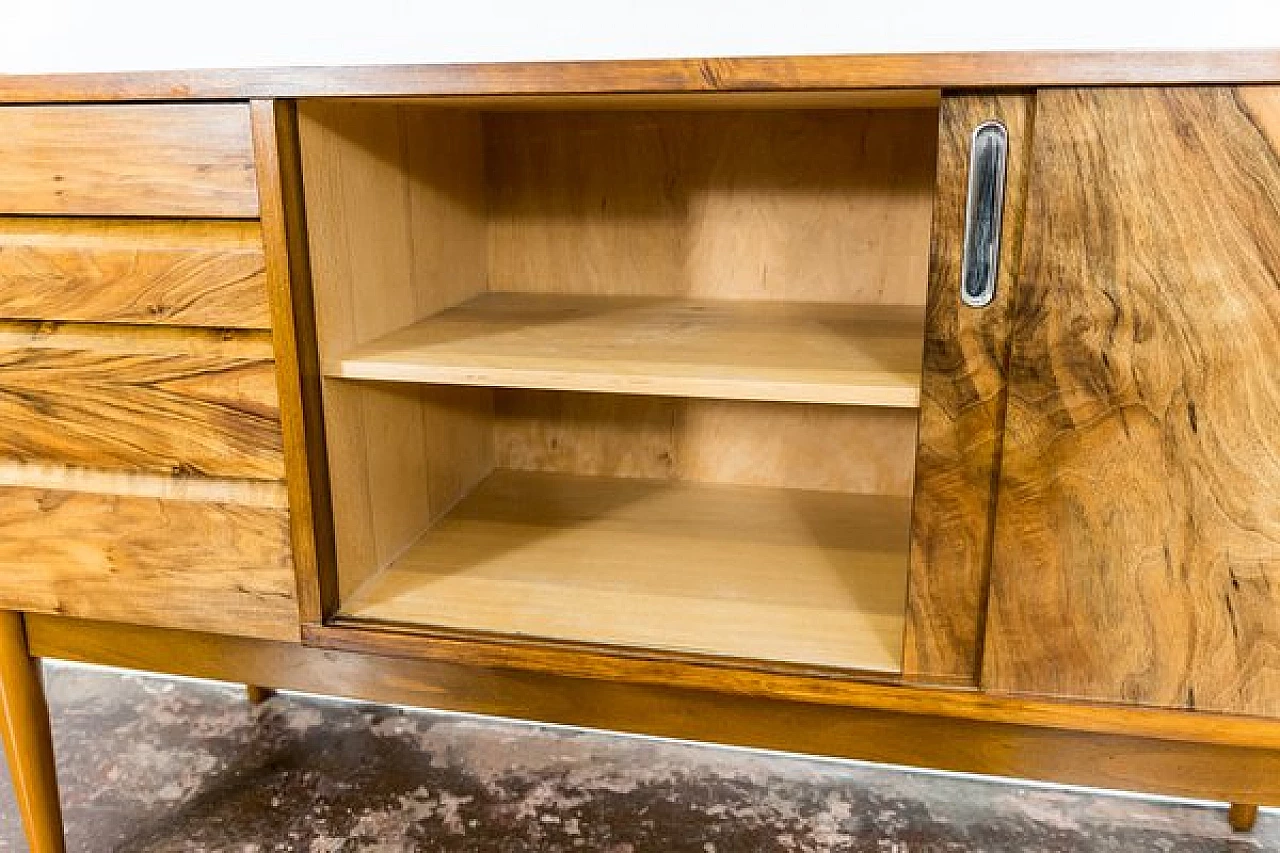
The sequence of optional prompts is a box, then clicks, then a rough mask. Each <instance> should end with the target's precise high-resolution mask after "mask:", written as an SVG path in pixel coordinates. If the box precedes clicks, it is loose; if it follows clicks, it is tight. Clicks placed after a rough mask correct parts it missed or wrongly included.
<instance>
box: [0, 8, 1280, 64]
mask: <svg viewBox="0 0 1280 853" xmlns="http://www.w3.org/2000/svg"><path fill="white" fill-rule="evenodd" d="M1232 48H1280V0H873V2H865V0H740V2H727V0H722V2H705V0H642V1H641V2H638V1H637V0H537V2H533V0H524V2H520V0H487V2H486V0H447V2H438V0H437V2H428V0H419V2H413V0H202V2H199V3H193V2H190V0H186V2H184V0H0V73H44V72H60V71H130V70H145V69H178V68H219V67H253V66H269V65H341V64H366V63H375V64H376V63H400V62H411V63H412V62H453V61H504V60H526V59H616V58H648V57H655V58H656V57H673V56H752V55H767V54H791V53H794V54H815V53H880V52H902V51H950V50H1038V49H1068V50H1088V49H1104V50H1112V49H1170V50H1177V49H1232Z"/></svg>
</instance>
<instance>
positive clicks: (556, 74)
mask: <svg viewBox="0 0 1280 853" xmlns="http://www.w3.org/2000/svg"><path fill="white" fill-rule="evenodd" d="M1275 81H1280V50H1258V51H1225V52H1222V51H1219V52H1210V51H1206V52H1142V51H1107V52H1075V51H1071V52H1062V51H1023V52H983V53H901V54H858V55H847V56H803V57H799V56H780V57H743V58H729V59H642V60H601V61H587V62H511V63H465V64H431V65H382V66H376V65H373V66H330V67H324V66H317V67H297V68H239V69H201V70H190V71H137V72H119V73H114V72H113V73H87V74H86V73H80V74H42V75H0V103H40V102H56V101H146V100H221V99H235V98H272V97H281V98H295V97H367V96H383V97H393V96H405V97H411V96H431V95H498V94H523V95H537V94H569V93H579V94H624V93H642V92H651V93H663V92H767V91H786V90H837V89H939V88H948V89H966V88H987V89H991V88H996V89H1017V88H1032V87H1044V86H1087V85H1092V86H1107V85H1117V86H1119V85H1140V84H1146V85H1176V84H1196V83H1203V84H1241V83H1269V82H1275Z"/></svg>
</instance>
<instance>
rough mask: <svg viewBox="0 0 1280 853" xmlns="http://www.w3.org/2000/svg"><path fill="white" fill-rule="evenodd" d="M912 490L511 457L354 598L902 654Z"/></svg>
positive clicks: (808, 657)
mask: <svg viewBox="0 0 1280 853" xmlns="http://www.w3.org/2000/svg"><path fill="white" fill-rule="evenodd" d="M908 503H909V501H908V499H907V498H904V497H885V496H880V495H875V496H869V495H849V494H844V493H840V492H811V491H801V490H798V489H770V488H760V487H752V486H721V485H708V484H705V483H697V484H693V483H681V482H676V481H671V480H641V479H622V478H614V477H578V476H572V475H565V474H532V473H528V472H517V471H498V472H496V473H494V474H493V475H492V476H490V477H488V478H487V479H486V480H485V481H484V482H483V483H482V484H481V485H480V487H479V488H477V489H476V490H475V491H473V492H472V493H471V494H470V495H468V496H467V497H466V498H465V499H464V500H463V501H462V502H461V503H459V504H458V506H457V507H455V508H454V510H453V511H452V512H450V513H449V514H448V515H447V516H445V518H444V519H442V520H441V521H440V523H439V524H438V525H436V526H435V527H434V528H433V529H432V530H430V531H428V532H427V534H426V535H425V536H423V537H422V539H421V540H419V541H418V542H417V543H415V544H414V545H413V546H412V547H411V548H410V549H409V550H408V551H406V552H405V553H404V554H402V555H401V556H400V557H399V558H397V559H396V560H395V561H393V562H392V564H391V565H390V566H389V567H388V568H386V569H385V570H383V571H382V572H380V573H379V574H377V575H375V576H374V577H373V578H372V579H371V580H369V581H368V582H366V583H365V584H364V585H363V586H362V587H361V588H360V589H359V591H358V592H357V593H356V594H355V595H353V596H352V597H351V598H350V599H348V600H347V601H346V602H345V604H344V608H343V612H344V614H345V615H347V616H350V617H353V618H362V619H374V620H385V621H389V622H409V623H417V624H429V625H435V626H442V627H447V628H466V629H481V630H485V629H488V630H495V629H497V630H500V631H502V632H503V633H508V634H516V635H525V636H530V635H532V636H543V637H555V638H559V639H567V640H584V639H588V640H591V641H592V642H597V643H605V644H613V645H623V646H643V647H649V648H664V649H673V650H680V651H694V652H707V653H711V654H719V655H732V656H735V657H745V658H755V659H773V660H787V661H801V662H804V663H811V664H828V665H832V666H847V665H848V664H849V662H850V661H857V662H858V664H859V666H860V667H861V668H865V669H878V670H896V669H897V668H898V666H899V665H900V655H901V645H902V625H903V618H904V617H903V608H902V601H903V596H904V595H905V583H906V576H905V574H904V573H903V571H902V566H903V556H904V549H905V547H906V545H905V542H904V541H903V537H902V535H901V533H902V531H903V530H905V524H906V516H907V512H908ZM780 570H782V571H785V574H786V577H787V579H788V582H787V583H785V584H783V583H780V580H781V579H780V577H779V573H780Z"/></svg>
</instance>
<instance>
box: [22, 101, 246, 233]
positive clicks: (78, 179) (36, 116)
mask: <svg viewBox="0 0 1280 853" xmlns="http://www.w3.org/2000/svg"><path fill="white" fill-rule="evenodd" d="M0 213H21V214H50V215H73V216H75V215H82V216H83V215H98V216H219V217H222V216H226V217H253V216H257V215H258V189H257V180H256V177H255V175H254V164H253V142H252V134H251V131H250V125H249V108H248V106H247V105H245V104H149V105H103V106H42V107H3V108H0Z"/></svg>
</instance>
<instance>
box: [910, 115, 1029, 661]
mask: <svg viewBox="0 0 1280 853" xmlns="http://www.w3.org/2000/svg"><path fill="white" fill-rule="evenodd" d="M1032 112H1033V104H1032V98H1031V96H1029V95H965V96H948V97H947V98H945V99H944V100H943V104H942V109H941V114H940V117H939V125H938V134H939V143H938V169H937V175H938V187H937V193H936V198H935V199H934V213H933V246H932V257H931V260H930V268H929V301H928V306H927V308H926V316H925V340H924V373H923V377H922V380H921V405H920V442H919V450H918V452H917V455H916V468H915V495H916V498H915V505H914V508H913V514H912V521H911V582H910V594H909V599H908V608H909V614H908V618H907V633H906V641H905V642H906V645H905V650H904V653H903V669H904V676H905V677H907V678H910V679H913V680H918V681H925V682H943V683H960V684H973V683H974V682H975V681H976V679H977V677H978V672H979V668H980V665H979V661H980V650H981V645H982V631H983V621H984V618H985V610H986V595H987V583H988V572H989V567H990V562H991V525H992V514H993V512H994V501H995V487H996V481H995V477H996V473H997V468H998V460H999V456H1000V438H1001V435H1002V432H1003V418H1004V407H1005V391H1006V389H1005V383H1006V377H1005V369H1006V361H1007V359H1008V351H1009V313H1010V311H1011V310H1012V306H1013V304H1014V297H1015V294H1016V290H1017V283H1018V278H1017V272H1018V258H1019V252H1020V247H1021V242H1022V241H1021V237H1022V217H1023V208H1024V205H1025V199H1026V186H1027V169H1028V160H1029V158H1030V149H1031V134H1032ZM990 119H996V120H999V121H1001V122H1003V123H1004V125H1005V128H1006V129H1007V130H1008V132H1009V153H1008V161H1007V169H1008V173H1007V178H1006V185H1005V204H1004V222H1003V227H1002V231H1001V243H1000V262H999V269H998V273H997V276H998V277H997V281H996V295H995V299H994V300H993V301H992V303H991V304H990V305H989V306H987V307H986V308H983V309H980V310H977V309H973V308H968V307H966V306H965V305H964V304H963V303H962V302H961V301H960V268H961V263H962V255H963V247H962V242H963V239H964V217H965V202H966V198H967V195H968V174H969V148H970V144H971V140H972V136H973V130H974V128H975V127H977V126H978V125H979V124H981V123H982V122H984V121H988V120H990Z"/></svg>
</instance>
